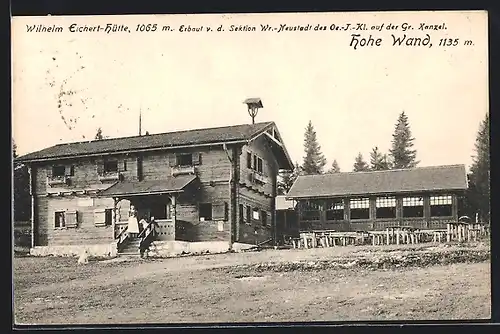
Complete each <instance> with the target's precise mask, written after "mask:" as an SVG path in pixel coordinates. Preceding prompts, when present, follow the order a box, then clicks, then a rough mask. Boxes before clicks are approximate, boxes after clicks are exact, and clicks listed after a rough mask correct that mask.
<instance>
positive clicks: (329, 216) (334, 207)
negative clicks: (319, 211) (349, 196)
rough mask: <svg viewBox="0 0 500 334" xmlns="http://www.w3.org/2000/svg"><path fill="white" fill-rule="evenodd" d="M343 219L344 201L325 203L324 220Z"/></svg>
mask: <svg viewBox="0 0 500 334" xmlns="http://www.w3.org/2000/svg"><path fill="white" fill-rule="evenodd" d="M343 219H344V201H343V200H342V199H333V200H328V201H327V202H326V220H343Z"/></svg>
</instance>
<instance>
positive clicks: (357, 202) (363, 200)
mask: <svg viewBox="0 0 500 334" xmlns="http://www.w3.org/2000/svg"><path fill="white" fill-rule="evenodd" d="M353 212H354V213H357V212H360V213H362V214H363V215H362V217H361V218H358V217H356V218H352V217H353ZM365 213H366V215H365ZM360 216H361V214H360ZM365 216H367V217H365ZM349 217H350V220H368V219H370V198H369V197H356V198H350V199H349Z"/></svg>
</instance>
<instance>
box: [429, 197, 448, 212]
mask: <svg viewBox="0 0 500 334" xmlns="http://www.w3.org/2000/svg"><path fill="white" fill-rule="evenodd" d="M430 204H431V217H450V216H452V215H453V210H452V204H453V199H452V196H451V195H442V196H431V197H430Z"/></svg>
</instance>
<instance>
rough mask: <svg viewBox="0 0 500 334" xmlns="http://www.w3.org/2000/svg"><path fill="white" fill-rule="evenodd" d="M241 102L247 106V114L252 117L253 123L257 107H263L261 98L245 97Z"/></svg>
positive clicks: (257, 110) (253, 122)
mask: <svg viewBox="0 0 500 334" xmlns="http://www.w3.org/2000/svg"><path fill="white" fill-rule="evenodd" d="M243 103H245V104H246V105H247V107H248V114H249V115H250V117H252V124H255V117H256V116H257V113H258V112H259V109H260V108H264V106H263V105H262V100H261V99H260V98H259V97H251V98H248V99H246V100H245V101H244V102H243Z"/></svg>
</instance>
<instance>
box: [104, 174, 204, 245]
mask: <svg viewBox="0 0 500 334" xmlns="http://www.w3.org/2000/svg"><path fill="white" fill-rule="evenodd" d="M195 179H196V176H195V175H181V176H176V177H169V178H167V179H165V180H154V181H128V182H119V183H117V184H115V185H114V186H112V187H110V188H108V189H107V190H106V191H104V192H102V193H101V194H100V196H101V197H108V198H109V197H110V198H112V199H113V203H114V204H113V210H112V215H113V217H112V233H113V239H114V240H115V241H116V245H117V248H118V253H134V254H139V252H138V250H139V249H141V250H144V249H147V248H149V245H150V244H151V243H152V242H153V241H155V240H157V241H175V240H176V226H177V224H176V222H177V208H178V201H179V198H180V196H181V194H182V193H184V192H185V191H186V190H187V188H188V186H189V185H190V184H192V183H193V181H194V180H195ZM123 201H126V202H127V204H128V206H129V207H132V206H133V207H134V208H135V210H136V213H137V217H136V218H137V221H138V223H139V228H140V233H139V235H138V236H136V235H132V234H130V233H128V226H129V221H128V219H129V215H127V216H126V217H121V216H120V215H119V212H120V210H119V209H118V208H119V205H120V203H122V202H123ZM142 220H145V221H146V222H147V225H146V226H142V225H141V223H140V222H141V221H142ZM153 223H154V224H153Z"/></svg>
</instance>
